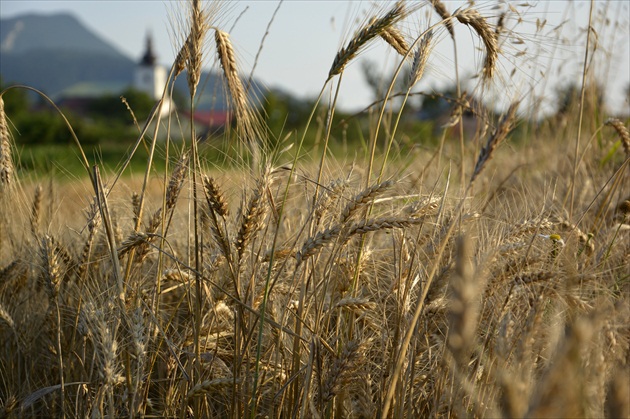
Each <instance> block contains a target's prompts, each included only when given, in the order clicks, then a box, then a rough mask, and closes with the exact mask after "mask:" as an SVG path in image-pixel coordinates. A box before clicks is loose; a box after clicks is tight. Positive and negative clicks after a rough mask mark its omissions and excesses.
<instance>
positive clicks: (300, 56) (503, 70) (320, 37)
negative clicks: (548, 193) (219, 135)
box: [0, 0, 630, 112]
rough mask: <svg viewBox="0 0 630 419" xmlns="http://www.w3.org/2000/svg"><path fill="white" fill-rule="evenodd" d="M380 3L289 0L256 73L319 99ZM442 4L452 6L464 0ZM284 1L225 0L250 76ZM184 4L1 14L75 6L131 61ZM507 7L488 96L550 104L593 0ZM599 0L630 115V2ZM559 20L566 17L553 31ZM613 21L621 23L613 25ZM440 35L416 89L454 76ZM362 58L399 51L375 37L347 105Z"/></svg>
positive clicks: (18, 2)
mask: <svg viewBox="0 0 630 419" xmlns="http://www.w3.org/2000/svg"><path fill="white" fill-rule="evenodd" d="M383 3H385V2H378V6H375V4H377V2H368V1H322V0H318V1H299V0H285V1H284V2H282V4H281V5H280V8H279V10H278V13H277V15H276V17H275V19H274V21H273V23H272V24H271V27H270V29H269V33H268V35H267V37H266V39H265V43H264V47H263V50H262V52H261V55H260V58H259V60H258V63H257V66H256V71H255V75H256V76H257V77H258V78H259V79H260V80H262V82H263V83H264V84H266V85H268V86H270V87H281V88H284V89H286V90H289V91H291V92H293V93H295V94H297V95H298V96H302V97H305V96H315V95H316V94H317V93H318V92H319V90H320V89H321V87H322V85H323V83H324V81H325V79H326V76H327V74H328V69H329V67H330V64H331V63H332V60H333V58H334V56H335V54H336V52H337V50H338V49H339V48H340V46H341V45H342V44H343V43H344V42H347V40H348V38H349V37H350V35H351V34H352V33H353V31H354V30H355V29H356V28H357V27H358V26H357V25H358V22H361V21H364V19H365V18H366V17H368V16H371V15H372V14H374V13H375V7H384V5H383ZM414 3H417V2H414ZM444 3H445V4H446V6H447V8H448V9H449V10H450V11H451V12H452V11H454V10H455V9H457V8H458V7H461V6H462V5H466V4H467V3H468V2H464V1H445V2H444ZM278 4H279V3H278V1H264V0H256V1H234V2H230V3H227V2H224V3H223V9H222V11H221V13H220V15H219V19H218V20H217V21H216V22H215V24H216V26H218V27H220V28H221V29H223V30H225V31H228V32H229V33H230V34H231V38H232V42H233V44H234V46H235V49H236V51H237V54H238V58H239V61H240V66H241V69H242V71H243V73H245V74H249V71H250V70H251V68H252V66H253V64H254V61H255V56H256V53H257V51H258V48H259V46H260V42H261V40H262V38H263V36H264V34H265V32H266V29H267V25H268V23H269V21H270V19H271V18H272V16H273V14H274V11H275V10H276V8H277V7H278ZM390 4H391V2H390ZM184 5H185V2H182V1H167V2H164V1H154V0H143V1H123V0H118V1H113V0H108V1H98V0H74V1H57V0H40V1H26V0H2V1H0V15H1V16H2V17H3V18H6V17H13V16H16V15H19V14H22V13H30V12H36V13H45V14H50V13H56V12H72V13H74V14H75V15H76V16H77V17H78V18H79V19H80V20H81V21H82V22H83V23H84V24H85V25H86V26H87V27H88V28H89V29H91V30H93V31H94V32H96V33H97V34H98V35H100V36H101V37H103V38H104V39H106V40H107V41H109V42H110V43H111V44H113V45H114V46H116V47H117V48H118V49H119V50H121V52H123V53H125V54H126V55H128V56H129V57H131V58H134V59H139V58H140V56H141V53H142V50H143V49H144V42H145V35H146V33H147V31H150V32H151V33H152V35H153V37H154V44H155V47H156V50H157V54H158V58H159V60H160V62H162V63H164V64H170V63H171V61H172V59H173V57H174V54H175V53H174V51H175V50H176V49H177V48H178V47H177V46H175V43H176V41H177V40H178V39H179V38H180V37H181V32H182V30H181V29H177V28H178V26H177V25H178V24H179V23H178V22H181V20H182V16H184V15H185V12H184V7H183V6H184ZM511 5H512V7H513V9H514V10H515V11H517V12H518V13H515V12H514V11H513V12H511V13H509V15H508V16H509V18H508V20H507V25H506V27H507V28H508V29H511V30H512V31H513V34H514V37H513V38H512V39H511V40H510V41H509V42H506V43H505V44H504V45H503V46H502V49H503V52H504V53H506V55H507V56H515V55H519V57H518V58H512V59H502V60H501V61H500V63H499V68H500V72H499V76H498V79H497V83H496V86H497V87H496V88H495V89H491V90H490V91H487V92H484V96H485V97H490V98H492V100H493V101H496V102H497V103H506V102H509V101H511V100H513V99H517V98H522V97H524V96H527V97H532V92H534V93H535V94H536V95H539V96H541V97H546V98H547V99H546V100H548V101H550V100H551V96H552V92H553V89H554V88H555V87H556V86H557V85H558V84H560V83H566V82H569V81H573V82H576V83H577V82H579V81H580V74H581V69H582V64H581V61H582V60H583V55H584V43H585V35H584V33H585V31H584V28H585V27H586V26H587V22H588V11H589V2H585V1H575V2H567V1H542V2H540V1H539V2H529V3H526V2H525V1H519V2H513V3H511ZM595 6H596V10H595V12H596V13H595V15H594V16H595V20H594V28H595V30H596V32H597V34H598V37H599V38H598V39H599V42H600V43H601V44H600V45H598V52H597V54H596V55H595V58H596V60H595V62H594V66H593V67H592V68H593V71H594V72H595V74H597V76H598V77H599V79H600V80H601V81H603V80H605V81H606V82H605V83H604V84H605V85H606V86H607V94H608V98H609V104H610V105H611V106H612V107H615V108H616V109H620V107H621V109H626V112H628V111H627V109H628V107H629V105H628V103H627V102H625V103H624V96H623V95H622V94H621V93H622V92H623V91H625V89H626V88H627V86H628V85H629V84H630V58H629V55H630V54H629V53H628V51H629V50H630V45H629V42H630V41H629V36H628V25H629V20H630V7H629V5H628V3H627V2H625V1H610V2H603V1H596V2H595ZM476 7H477V8H478V10H479V11H480V12H481V13H482V15H484V16H486V17H487V18H488V21H489V22H490V23H492V24H494V23H496V20H497V18H498V15H499V14H500V13H501V11H502V10H505V11H509V9H508V6H506V5H505V4H501V3H499V2H496V1H492V2H477V6H476ZM499 7H500V8H499ZM605 17H607V18H608V20H609V24H608V26H606V25H605V24H604V22H605ZM437 20H438V19H437V16H436V15H435V13H432V9H431V8H430V7H427V6H425V7H422V8H421V9H419V10H418V11H416V12H415V13H414V15H413V16H412V18H411V19H410V20H409V21H407V22H405V23H404V24H403V25H402V29H404V30H408V31H409V32H410V33H413V34H416V36H417V34H419V33H420V32H419V31H420V30H421V29H424V28H426V27H427V26H428V25H429V24H431V23H435V22H437ZM545 21H546V23H545V26H544V27H543V28H542V29H541V30H539V31H536V28H537V25H536V23H537V22H538V26H540V24H542V23H543V22H545ZM561 22H565V24H564V25H562V27H561V28H559V29H557V30H556V31H552V29H553V27H555V26H556V25H558V24H560V23H561ZM616 22H617V23H618V26H617V27H614V26H613V25H614V24H615V23H616ZM456 27H457V28H458V30H457V34H456V38H457V42H458V54H459V67H460V74H463V75H470V74H473V73H474V72H475V71H477V70H478V69H479V68H480V66H481V64H482V62H483V52H482V51H481V50H480V48H479V44H478V42H477V40H476V37H475V36H474V34H472V33H471V31H470V30H469V29H468V28H466V27H464V26H463V25H460V24H457V25H456ZM174 28H175V29H174ZM435 38H436V40H437V41H438V43H437V45H436V47H435V50H434V52H433V54H432V56H431V57H430V58H429V66H428V70H427V73H426V75H425V79H424V80H423V81H422V82H421V83H420V84H419V85H418V89H419V90H425V91H427V90H430V89H432V88H434V87H440V86H444V85H448V84H451V83H452V82H453V80H454V74H455V72H454V59H453V52H452V50H453V47H452V43H451V41H450V38H449V37H448V34H447V33H446V32H445V31H444V30H439V31H437V32H436V37H435ZM213 54H214V51H213V49H212V45H211V43H210V42H209V48H208V56H207V59H206V61H207V67H208V68H210V67H212V65H216V64H214V59H213V58H214V55H213ZM606 54H609V55H608V56H607V55H606ZM366 60H370V61H372V62H373V63H374V66H375V68H377V69H379V70H380V71H383V72H388V71H390V70H391V69H392V68H393V66H395V65H396V64H397V62H398V60H399V58H398V57H397V56H396V54H395V53H393V52H392V51H391V50H390V49H389V48H387V47H385V46H384V45H383V43H382V42H377V43H374V45H373V46H371V47H370V48H368V50H367V51H366V52H365V53H364V54H362V55H361V56H360V57H359V59H358V60H357V61H356V62H354V64H352V65H350V66H349V67H348V69H347V70H346V73H344V78H343V83H342V89H341V96H340V97H341V99H340V104H341V106H342V107H344V108H346V109H358V108H362V107H364V106H366V105H368V104H369V103H370V102H371V99H372V97H371V93H370V90H369V89H368V88H367V87H366V85H365V82H364V79H363V76H362V74H361V64H360V63H361V62H362V61H366ZM513 69H515V71H514V73H513V74H512V71H513ZM541 72H542V73H544V74H545V77H543V76H542V73H541ZM544 79H548V81H545V80H544ZM469 83H470V84H471V86H472V85H474V84H475V82H474V80H473V81H470V82H469ZM532 89H533V90H532ZM530 103H531V101H530Z"/></svg>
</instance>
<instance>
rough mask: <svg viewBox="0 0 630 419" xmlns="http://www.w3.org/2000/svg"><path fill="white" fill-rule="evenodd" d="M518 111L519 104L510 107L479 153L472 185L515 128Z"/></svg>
mask: <svg viewBox="0 0 630 419" xmlns="http://www.w3.org/2000/svg"><path fill="white" fill-rule="evenodd" d="M517 109H518V102H514V103H512V104H511V105H510V107H509V108H508V110H507V112H506V113H505V115H504V116H503V118H502V119H501V122H500V123H499V126H498V127H497V128H496V129H495V130H494V132H493V133H492V135H491V136H490V138H488V142H487V143H486V145H485V147H484V148H482V149H481V151H480V152H479V157H478V158H477V163H476V164H475V170H474V171H473V174H472V176H471V178H470V183H471V184H472V183H473V182H474V180H475V179H476V178H477V176H479V173H481V171H482V170H483V168H484V166H485V164H486V163H487V162H488V160H490V158H491V157H492V153H493V152H494V150H495V149H496V148H497V147H498V146H499V144H500V143H501V142H503V140H504V139H505V138H506V137H507V136H508V134H509V133H510V132H511V131H512V129H513V128H514V122H515V120H516V110H517Z"/></svg>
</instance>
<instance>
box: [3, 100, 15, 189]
mask: <svg viewBox="0 0 630 419" xmlns="http://www.w3.org/2000/svg"><path fill="white" fill-rule="evenodd" d="M14 172H15V168H14V167H13V159H12V157H11V133H10V132H9V125H8V124H7V117H6V115H5V113H4V100H3V99H2V96H0V190H2V189H4V188H5V187H7V186H9V185H11V181H12V179H13V173H14Z"/></svg>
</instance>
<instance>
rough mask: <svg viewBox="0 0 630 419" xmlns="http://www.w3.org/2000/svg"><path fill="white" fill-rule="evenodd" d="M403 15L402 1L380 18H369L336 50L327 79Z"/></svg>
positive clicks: (337, 72)
mask: <svg viewBox="0 0 630 419" xmlns="http://www.w3.org/2000/svg"><path fill="white" fill-rule="evenodd" d="M404 16H405V8H404V5H403V3H402V2H400V1H399V2H396V4H395V5H394V7H393V8H392V9H391V10H390V11H389V12H387V13H386V14H385V15H384V16H383V17H381V18H375V19H371V20H370V21H369V23H368V24H367V25H365V26H364V27H363V28H361V29H360V30H359V31H358V32H357V33H356V34H355V35H354V37H353V38H352V39H351V40H350V42H348V44H347V45H346V46H345V48H342V49H340V50H339V52H337V55H336V56H335V59H334V60H333V63H332V66H331V67H330V71H329V72H328V80H330V79H331V78H333V77H334V76H336V75H337V74H340V73H341V72H342V71H343V69H344V68H345V67H346V65H347V64H348V63H349V62H350V61H351V60H352V59H353V58H354V57H355V56H356V55H357V54H358V53H359V51H361V49H362V48H363V47H365V45H366V44H367V43H368V42H369V41H371V40H372V39H373V38H374V37H377V36H380V35H381V34H382V33H383V32H384V31H385V30H387V29H388V28H390V27H391V26H392V25H394V24H395V23H396V22H398V21H399V20H400V19H402V18H403V17H404Z"/></svg>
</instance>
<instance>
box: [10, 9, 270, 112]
mask: <svg viewBox="0 0 630 419" xmlns="http://www.w3.org/2000/svg"><path fill="white" fill-rule="evenodd" d="M138 55H140V54H138ZM136 64H137V63H136V60H133V59H131V58H129V57H127V56H126V55H124V54H122V53H121V52H119V51H118V50H117V49H116V47H114V46H112V45H111V44H109V43H107V42H106V41H104V40H102V39H101V38H99V37H98V36H97V35H96V34H94V33H93V32H91V31H90V30H89V29H87V28H86V27H85V26H84V25H83V24H82V23H81V22H80V21H79V20H78V19H77V18H75V17H74V16H72V15H70V14H54V15H37V14H26V15H22V16H17V17H13V18H10V19H0V76H1V77H2V82H3V84H15V83H19V84H25V85H28V86H31V87H35V88H37V89H40V90H42V91H43V92H45V93H46V94H48V95H49V96H50V97H52V98H53V99H55V98H57V97H59V95H60V94H61V93H62V92H64V93H65V92H74V93H76V92H77V91H80V90H81V89H77V88H76V87H77V86H82V88H83V90H85V86H88V87H91V88H92V90H96V91H97V90H98V89H101V90H107V89H108V88H111V86H131V85H132V83H133V79H134V72H135V69H136ZM175 88H176V90H179V91H180V92H183V96H184V97H186V96H187V95H186V93H185V92H187V90H188V88H187V86H186V74H185V73H184V74H181V75H180V76H179V77H178V79H177V81H176V83H175ZM201 88H203V93H202V97H201V98H199V101H198V107H197V109H199V110H208V109H226V108H227V98H226V95H225V89H224V88H223V85H222V80H221V77H220V76H219V75H217V74H215V73H212V72H205V73H204V74H202V77H201V82H200V89H201ZM252 91H254V92H256V95H260V92H261V91H262V90H261V86H260V84H259V83H258V82H256V81H254V83H253V89H252ZM114 93H116V92H114Z"/></svg>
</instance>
